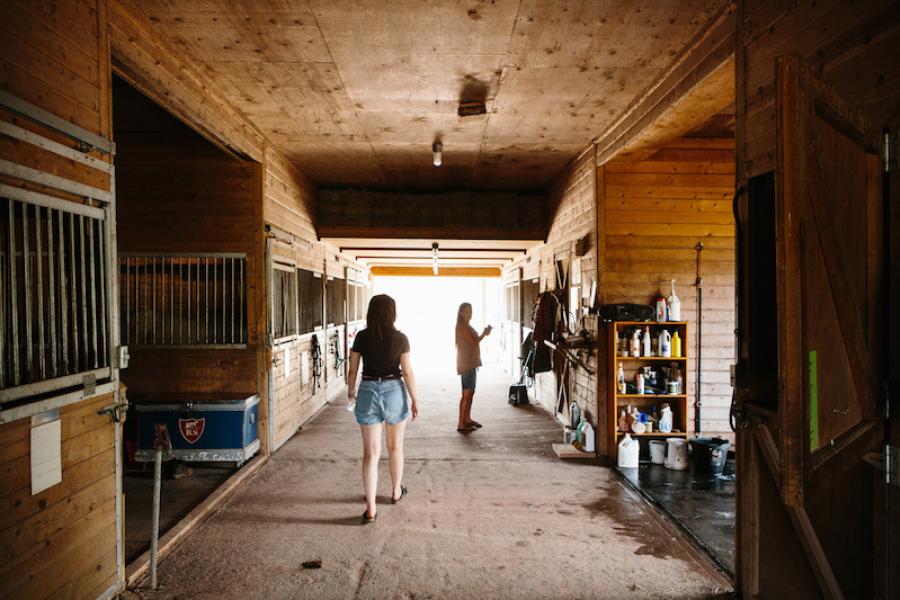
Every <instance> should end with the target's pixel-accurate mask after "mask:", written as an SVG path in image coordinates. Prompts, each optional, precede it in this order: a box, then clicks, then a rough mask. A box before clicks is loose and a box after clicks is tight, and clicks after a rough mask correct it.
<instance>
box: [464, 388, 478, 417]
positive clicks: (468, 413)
mask: <svg viewBox="0 0 900 600" xmlns="http://www.w3.org/2000/svg"><path fill="white" fill-rule="evenodd" d="M466 391H467V392H468V393H469V401H468V402H466V424H467V425H479V424H480V423H478V422H477V421H473V420H472V402H473V401H474V400H475V390H466Z"/></svg>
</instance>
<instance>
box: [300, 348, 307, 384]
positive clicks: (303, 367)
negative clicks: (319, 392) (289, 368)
mask: <svg viewBox="0 0 900 600" xmlns="http://www.w3.org/2000/svg"><path fill="white" fill-rule="evenodd" d="M300 382H301V383H302V384H303V385H306V384H307V383H309V352H304V353H303V354H301V355H300Z"/></svg>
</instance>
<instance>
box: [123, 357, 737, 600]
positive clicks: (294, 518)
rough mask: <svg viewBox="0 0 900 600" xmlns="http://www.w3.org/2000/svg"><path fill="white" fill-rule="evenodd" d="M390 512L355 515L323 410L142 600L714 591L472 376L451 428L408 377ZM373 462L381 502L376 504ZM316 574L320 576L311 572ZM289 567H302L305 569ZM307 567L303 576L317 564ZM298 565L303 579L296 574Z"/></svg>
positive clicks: (336, 412) (331, 414) (339, 409)
mask: <svg viewBox="0 0 900 600" xmlns="http://www.w3.org/2000/svg"><path fill="white" fill-rule="evenodd" d="M419 377H420V380H421V382H422V383H421V384H420V385H421V387H422V390H421V394H420V395H421V400H420V402H421V405H422V407H421V411H422V416H421V418H420V421H419V422H418V423H413V424H411V427H410V428H409V435H408V436H407V467H406V468H407V475H406V484H407V485H408V487H409V489H410V495H409V497H408V499H407V500H405V501H404V503H403V504H401V505H397V506H392V505H390V503H389V502H388V503H387V504H380V505H379V516H378V520H377V521H376V522H375V523H373V524H370V525H366V526H362V525H360V523H359V521H360V519H359V515H360V514H361V513H362V511H363V508H364V505H363V501H362V491H361V482H360V476H359V469H360V461H359V452H360V449H359V442H358V439H357V437H358V435H357V430H356V425H355V422H354V420H353V418H352V416H351V415H350V414H349V413H348V412H347V411H346V410H345V409H344V407H343V405H342V402H336V403H333V404H332V405H330V406H328V407H327V408H326V409H325V410H324V411H323V412H322V413H321V414H320V415H319V416H318V417H317V418H316V419H315V420H313V421H312V422H311V423H310V424H309V425H307V426H306V427H305V428H304V430H303V432H301V433H299V434H297V435H296V436H295V437H294V438H293V439H292V440H291V441H289V442H288V443H287V444H286V445H285V447H284V448H283V449H282V450H281V451H279V452H278V453H277V454H276V455H275V456H273V457H272V458H271V459H270V460H269V462H268V464H266V465H265V466H264V467H263V468H262V469H261V470H260V472H259V473H257V474H256V475H255V476H254V477H253V479H251V480H250V482H249V483H248V484H247V485H244V486H242V488H241V489H240V490H239V491H238V492H237V493H236V495H235V496H234V497H233V498H232V499H231V500H230V501H229V502H228V503H227V504H226V505H225V506H224V507H223V508H222V509H221V510H220V511H219V512H218V513H217V514H215V515H214V516H213V517H212V518H210V519H209V520H208V521H207V522H205V523H204V524H203V525H201V526H200V527H199V529H198V530H197V531H196V533H195V534H194V535H192V536H191V537H190V538H189V539H188V540H187V541H186V542H185V543H184V544H183V545H182V546H181V547H180V548H178V549H177V550H176V551H175V553H174V554H173V555H170V556H169V557H168V558H167V559H166V560H165V561H164V562H163V563H162V565H161V571H160V590H159V591H158V592H156V593H151V592H149V591H147V590H144V589H141V590H136V591H133V592H131V597H146V598H170V597H179V598H207V597H208V598H213V597H215V598H479V599H483V598H542V599H548V598H654V597H656V598H708V597H711V596H715V595H717V594H720V593H722V592H724V591H725V588H724V586H723V585H722V583H721V581H719V580H716V579H715V578H712V577H710V575H709V571H708V569H707V568H705V567H704V566H702V565H701V564H700V563H698V562H696V559H694V558H692V555H691V554H690V553H689V552H688V551H686V550H685V548H684V546H683V542H681V541H679V540H676V539H675V538H673V537H671V536H670V535H668V534H666V533H665V531H664V530H663V528H662V527H661V526H660V525H658V524H657V523H656V522H655V521H654V520H653V519H652V518H651V517H650V516H649V514H648V513H647V512H646V511H647V509H646V507H645V505H643V504H642V502H641V501H639V500H638V498H637V497H636V496H635V495H634V493H633V492H631V491H629V490H627V489H626V488H625V487H624V486H623V485H622V484H621V483H620V482H619V481H618V479H617V478H616V476H615V475H614V474H612V473H611V472H610V471H609V470H608V469H606V468H603V467H599V466H594V465H589V464H572V463H563V462H561V461H559V460H558V459H557V458H556V457H555V456H554V455H553V454H552V452H551V450H550V444H551V442H555V441H557V439H558V438H559V437H560V430H559V427H558V425H557V424H556V423H555V422H554V421H553V420H552V419H551V417H550V416H549V415H548V414H547V413H546V412H544V411H543V410H541V409H539V408H537V407H535V406H528V407H524V408H521V407H520V408H513V407H510V406H508V405H507V404H506V403H505V387H506V384H507V378H506V377H505V376H504V375H503V374H502V373H500V372H499V371H497V370H495V369H491V368H487V369H483V370H482V373H481V377H480V382H479V391H478V393H477V395H476V400H475V402H476V404H475V409H474V411H473V415H474V417H475V418H476V419H479V420H480V421H481V422H482V423H483V424H484V429H483V430H481V431H478V432H474V433H471V434H468V435H462V434H459V433H457V432H456V430H455V424H454V423H455V421H454V418H455V415H454V412H455V408H456V407H455V403H456V393H457V382H456V379H455V378H453V377H450V376H447V375H440V374H433V373H422V374H420V375H419ZM387 477H388V470H387V462H386V458H383V464H382V468H381V479H380V482H379V487H380V489H381V494H380V497H379V500H380V502H386V501H388V498H389V493H390V492H389V488H390V485H389V483H388V480H387ZM319 561H320V562H319ZM304 563H306V566H305V567H304ZM319 564H320V566H319V567H318V568H315V567H316V566H317V565H319ZM310 567H313V568H310Z"/></svg>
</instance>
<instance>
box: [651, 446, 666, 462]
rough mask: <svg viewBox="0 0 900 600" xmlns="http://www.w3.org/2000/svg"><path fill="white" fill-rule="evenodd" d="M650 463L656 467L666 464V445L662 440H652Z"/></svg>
mask: <svg viewBox="0 0 900 600" xmlns="http://www.w3.org/2000/svg"><path fill="white" fill-rule="evenodd" d="M650 462H652V463H653V464H654V465H661V464H665V462H666V443H665V442H664V441H662V440H650Z"/></svg>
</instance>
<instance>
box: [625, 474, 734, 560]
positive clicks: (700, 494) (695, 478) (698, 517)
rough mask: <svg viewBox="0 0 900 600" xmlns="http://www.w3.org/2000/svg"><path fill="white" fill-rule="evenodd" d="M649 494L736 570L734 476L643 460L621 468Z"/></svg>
mask: <svg viewBox="0 0 900 600" xmlns="http://www.w3.org/2000/svg"><path fill="white" fill-rule="evenodd" d="M618 471H619V473H620V474H621V475H622V476H623V478H624V479H625V480H626V481H628V482H629V483H631V484H632V485H633V486H634V487H635V489H637V491H638V492H640V493H641V494H642V495H643V496H644V497H645V498H647V499H648V500H650V501H651V502H652V503H653V504H656V505H657V506H659V507H660V508H662V510H663V511H664V512H665V513H666V514H667V515H668V516H669V517H670V518H672V519H673V520H674V521H675V523H676V525H678V526H680V527H681V528H682V529H684V530H686V533H688V534H689V536H690V537H691V538H692V539H693V540H694V542H695V543H696V544H697V545H698V546H700V547H701V548H702V549H703V550H705V551H706V552H707V553H708V554H709V555H710V556H712V558H713V559H714V560H715V561H716V563H717V564H718V565H719V567H721V568H722V569H724V570H725V571H726V572H728V573H729V574H731V575H733V574H734V535H735V499H736V496H735V485H734V479H733V478H730V477H718V476H715V475H710V474H706V473H695V472H694V471H693V469H692V470H689V471H672V470H670V469H666V468H665V467H664V466H663V465H655V464H649V463H647V464H641V465H640V467H639V468H637V469H618Z"/></svg>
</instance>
